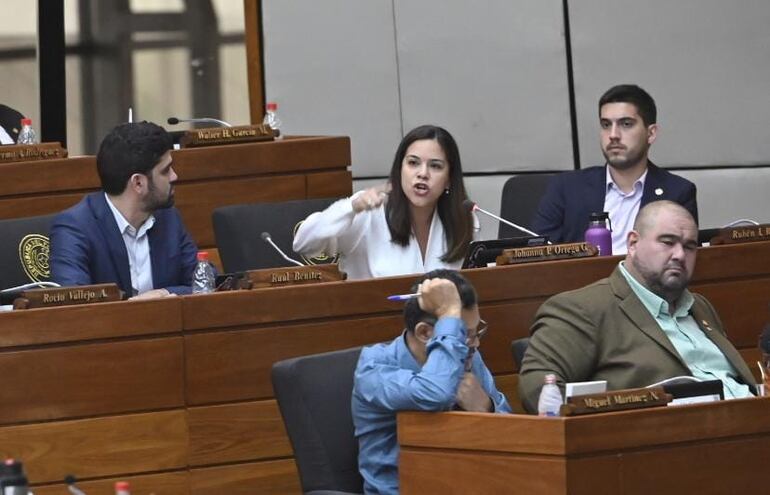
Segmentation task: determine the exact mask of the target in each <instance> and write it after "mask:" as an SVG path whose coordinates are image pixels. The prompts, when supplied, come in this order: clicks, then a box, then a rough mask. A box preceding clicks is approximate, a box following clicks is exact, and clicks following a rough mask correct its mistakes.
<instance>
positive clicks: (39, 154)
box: [0, 143, 67, 163]
mask: <svg viewBox="0 0 770 495" xmlns="http://www.w3.org/2000/svg"><path fill="white" fill-rule="evenodd" d="M54 158H67V150H66V149H64V148H62V146H61V144H60V143H41V144H14V145H12V146H0V163H10V162H31V161H36V160H52V159H54Z"/></svg>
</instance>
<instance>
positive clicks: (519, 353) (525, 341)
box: [511, 337, 529, 371]
mask: <svg viewBox="0 0 770 495" xmlns="http://www.w3.org/2000/svg"><path fill="white" fill-rule="evenodd" d="M527 346H529V337H524V338H521V339H516V340H514V341H513V342H511V355H513V362H514V363H516V369H518V370H519V371H521V362H522V361H524V353H525V352H527Z"/></svg>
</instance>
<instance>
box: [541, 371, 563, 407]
mask: <svg viewBox="0 0 770 495" xmlns="http://www.w3.org/2000/svg"><path fill="white" fill-rule="evenodd" d="M563 402H564V401H563V399H562V397H561V390H559V386H558V385H556V375H554V374H548V375H545V383H544V384H543V388H542V389H540V398H539V399H538V400H537V414H539V415H540V416H558V415H559V408H561V405H562V403H563Z"/></svg>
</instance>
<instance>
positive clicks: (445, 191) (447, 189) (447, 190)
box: [444, 187, 449, 196]
mask: <svg viewBox="0 0 770 495" xmlns="http://www.w3.org/2000/svg"><path fill="white" fill-rule="evenodd" d="M444 194H445V195H447V196H449V188H448V187H447V188H446V189H444Z"/></svg>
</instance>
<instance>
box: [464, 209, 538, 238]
mask: <svg viewBox="0 0 770 495" xmlns="http://www.w3.org/2000/svg"><path fill="white" fill-rule="evenodd" d="M463 206H464V207H466V208H468V210H470V211H479V212H481V213H483V214H485V215H487V216H489V217H492V218H494V219H495V220H497V221H498V222H503V223H504V224H505V225H509V226H511V227H513V228H514V229H516V230H519V231H521V232H524V233H526V234H529V235H533V236H535V237H542V236H541V235H540V234H538V233H537V232H532V231H531V230H529V229H525V228H524V227H522V226H521V225H516V224H515V223H513V222H509V221H508V220H506V219H504V218H501V217H498V216H497V215H495V214H494V213H491V212H488V211H487V210H484V209H483V208H479V205H477V204H476V203H474V202H473V201H471V200H470V199H466V200H465V201H463ZM548 244H550V242H549V243H548Z"/></svg>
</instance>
